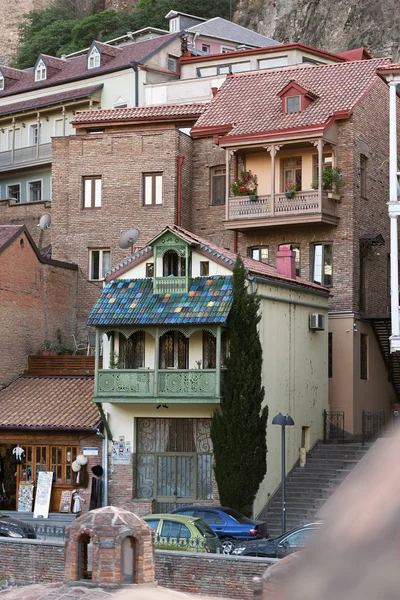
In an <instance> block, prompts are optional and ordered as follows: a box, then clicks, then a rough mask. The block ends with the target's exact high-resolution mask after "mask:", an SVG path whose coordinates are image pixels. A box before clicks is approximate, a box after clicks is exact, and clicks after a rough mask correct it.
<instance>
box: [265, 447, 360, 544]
mask: <svg viewBox="0 0 400 600" xmlns="http://www.w3.org/2000/svg"><path fill="white" fill-rule="evenodd" d="M370 446H371V445H370V444H366V445H365V446H362V445H361V444H343V445H342V444H340V445H339V444H338V445H332V444H323V443H321V442H318V444H316V446H314V448H313V449H312V450H311V452H309V453H308V454H307V462H306V466H305V467H299V466H297V467H295V468H294V469H293V470H292V471H291V472H290V473H289V474H288V476H287V478H286V488H285V489H286V530H287V531H289V530H290V529H293V528H295V527H298V526H300V525H304V524H305V523H312V521H313V520H314V519H315V514H316V513H317V512H318V510H319V509H320V508H321V507H322V506H323V505H324V504H325V502H326V501H327V500H328V498H329V497H330V496H331V495H332V494H333V492H334V491H335V490H336V489H337V487H338V486H339V485H340V484H341V482H342V481H343V480H344V479H345V477H346V476H347V475H348V474H349V473H350V471H351V470H352V469H353V468H354V467H355V465H356V464H357V463H358V462H359V461H360V460H361V458H362V457H363V456H364V454H365V453H366V452H367V450H368V449H369V447H370ZM259 518H260V519H262V520H263V521H264V520H265V521H266V522H267V526H268V533H269V536H270V537H275V536H277V535H280V533H282V528H281V518H282V496H281V490H280V489H279V490H278V491H277V492H276V493H275V494H274V496H273V497H272V498H271V499H270V500H269V502H268V503H267V505H266V506H265V507H264V509H263V510H262V511H261V513H260V515H259Z"/></svg>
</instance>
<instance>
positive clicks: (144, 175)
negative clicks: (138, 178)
mask: <svg viewBox="0 0 400 600" xmlns="http://www.w3.org/2000/svg"><path fill="white" fill-rule="evenodd" d="M157 177H161V202H157V186H156V180H157ZM147 178H151V202H146V179H147ZM142 188H143V190H142V203H143V206H144V207H146V208H149V207H152V206H162V205H163V204H164V189H163V188H164V176H163V172H162V171H155V172H154V173H142Z"/></svg>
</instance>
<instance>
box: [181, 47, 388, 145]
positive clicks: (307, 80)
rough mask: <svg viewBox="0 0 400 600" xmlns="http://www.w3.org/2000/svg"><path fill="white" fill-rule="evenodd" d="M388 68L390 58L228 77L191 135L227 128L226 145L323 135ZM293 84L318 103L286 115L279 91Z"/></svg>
mask: <svg viewBox="0 0 400 600" xmlns="http://www.w3.org/2000/svg"><path fill="white" fill-rule="evenodd" d="M388 64H390V58H377V59H372V60H365V61H356V62H344V63H339V64H330V65H319V66H313V67H312V68H311V67H309V66H298V67H289V68H288V67H285V68H282V69H271V70H268V71H263V72H253V73H246V74H238V75H229V76H228V77H227V78H226V80H225V82H224V83H223V84H222V86H221V87H220V89H219V91H218V94H217V95H216V96H215V98H213V99H212V101H211V102H210V105H209V108H208V109H207V111H206V112H205V113H204V114H203V115H202V116H201V117H200V118H199V120H198V121H197V123H196V125H195V127H194V128H193V129H192V132H191V133H192V136H193V137H200V136H202V135H213V134H218V133H219V129H221V133H223V132H224V130H225V132H226V131H227V130H229V131H228V133H227V134H225V137H224V138H222V143H224V142H225V141H226V142H229V141H233V140H234V139H245V138H247V139H253V138H255V137H257V138H258V137H261V138H264V139H268V137H274V136H275V137H276V136H277V135H288V136H289V135H293V134H294V133H302V132H304V133H306V134H309V133H310V132H318V131H324V130H325V129H326V128H327V127H329V125H330V124H331V123H332V122H333V121H334V120H336V119H339V118H348V117H349V116H350V115H351V113H352V111H353V110H354V108H355V107H356V106H357V104H358V103H359V102H360V101H361V100H362V98H363V96H364V94H365V93H366V92H367V91H368V89H369V88H370V86H371V85H373V83H374V82H375V81H376V80H377V74H376V69H377V68H378V67H384V66H385V65H388ZM291 80H295V81H296V83H297V84H298V85H300V86H302V87H303V88H305V89H307V90H311V91H312V92H313V94H315V95H316V96H318V99H317V100H315V101H314V102H312V103H311V104H310V105H309V106H308V107H307V108H306V109H305V110H303V111H301V112H294V113H287V114H285V113H283V112H282V104H281V100H280V99H279V98H278V96H277V93H278V92H279V91H280V90H282V88H284V86H285V85H287V84H288V83H289V82H290V81H291Z"/></svg>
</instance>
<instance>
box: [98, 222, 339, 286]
mask: <svg viewBox="0 0 400 600" xmlns="http://www.w3.org/2000/svg"><path fill="white" fill-rule="evenodd" d="M167 231H171V232H172V233H174V234H176V235H178V236H179V237H181V238H182V239H183V240H185V241H186V242H188V243H189V244H190V245H191V246H194V247H195V249H196V251H197V252H200V253H202V254H204V255H205V256H207V257H209V259H210V260H213V261H215V262H218V263H220V264H222V265H223V266H225V267H226V268H227V269H229V270H231V271H233V265H234V263H235V260H236V258H237V254H236V253H235V252H231V251H230V250H227V249H226V248H221V247H220V246H217V245H216V244H214V243H213V242H210V241H209V240H206V239H205V238H202V237H200V236H199V235H196V234H194V233H191V232H190V231H187V230H186V229H183V227H178V226H177V225H172V226H171V225H167V227H165V228H164V229H163V230H162V231H161V232H160V234H159V235H157V236H155V237H154V238H153V240H154V239H157V238H158V237H159V236H160V235H162V234H163V233H165V232H167ZM153 240H150V241H149V244H151V243H152V241H153ZM150 256H152V248H151V246H150V245H147V246H146V247H144V248H141V249H140V250H138V251H137V252H135V253H134V254H133V255H132V256H130V257H128V258H126V259H125V260H123V261H122V262H120V263H119V264H118V265H115V266H114V267H113V268H112V269H111V270H110V271H109V272H108V273H107V274H106V281H112V280H114V279H116V278H117V277H120V276H121V275H122V274H123V273H126V272H127V271H129V270H130V269H132V268H133V267H134V266H135V265H137V264H140V263H141V262H143V261H144V260H146V259H148V258H149V257H150ZM242 259H243V263H244V266H245V268H246V270H247V272H248V273H249V275H255V276H258V277H264V278H266V279H269V280H271V281H277V282H281V283H287V284H290V285H294V286H299V287H303V288H309V289H313V290H315V291H316V292H323V293H326V294H328V293H329V291H328V290H327V289H326V288H324V287H322V286H320V285H318V284H317V283H312V282H311V281H307V280H306V279H302V278H301V277H296V279H290V278H289V277H285V276H283V275H281V274H280V273H278V271H277V270H276V269H275V267H271V266H270V265H266V264H264V263H262V262H260V261H258V260H254V259H253V258H249V257H248V256H243V257H242Z"/></svg>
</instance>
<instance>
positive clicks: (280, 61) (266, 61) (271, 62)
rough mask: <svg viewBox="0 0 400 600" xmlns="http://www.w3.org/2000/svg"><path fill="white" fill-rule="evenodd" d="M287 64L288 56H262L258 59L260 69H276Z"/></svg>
mask: <svg viewBox="0 0 400 600" xmlns="http://www.w3.org/2000/svg"><path fill="white" fill-rule="evenodd" d="M287 65H288V57H287V56H277V57H276V58H261V59H260V60H259V61H258V68H259V69H276V68H277V67H287Z"/></svg>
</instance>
